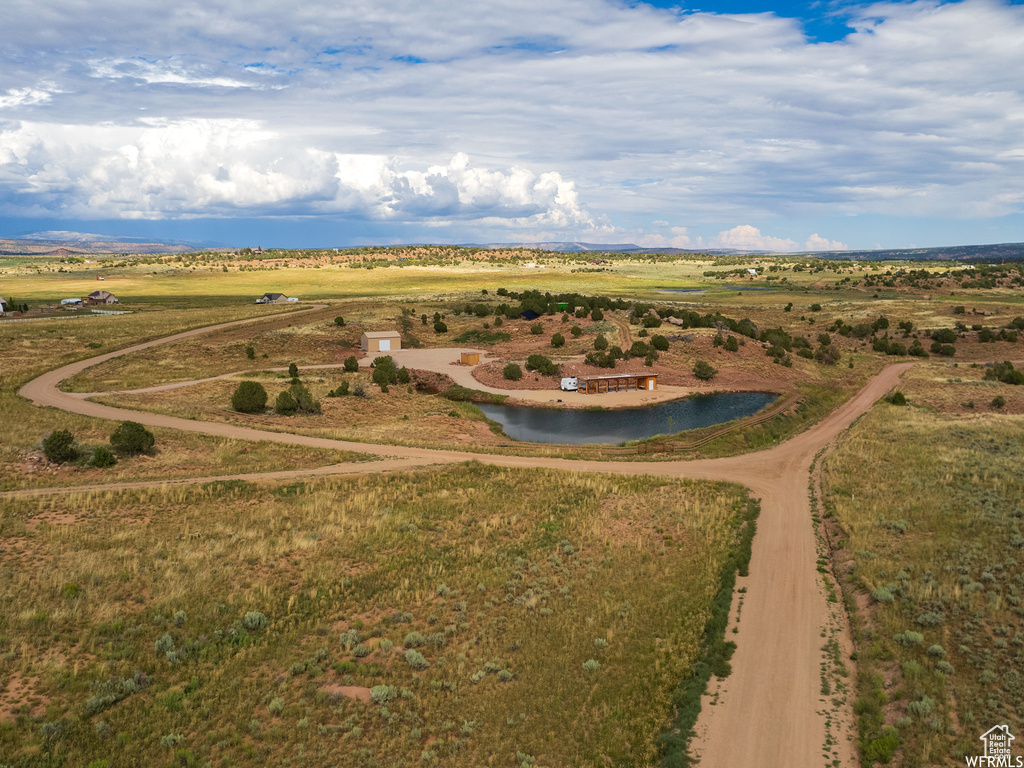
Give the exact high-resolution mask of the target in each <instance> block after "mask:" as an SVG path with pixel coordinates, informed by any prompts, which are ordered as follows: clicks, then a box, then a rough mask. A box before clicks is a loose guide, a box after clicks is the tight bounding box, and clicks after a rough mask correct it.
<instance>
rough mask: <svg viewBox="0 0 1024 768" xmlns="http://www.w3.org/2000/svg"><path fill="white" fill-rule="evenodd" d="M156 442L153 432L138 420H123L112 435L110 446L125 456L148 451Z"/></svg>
mask: <svg viewBox="0 0 1024 768" xmlns="http://www.w3.org/2000/svg"><path fill="white" fill-rule="evenodd" d="M155 444H156V438H155V437H153V433H152V432H150V431H149V430H148V429H146V428H145V427H144V426H142V425H141V424H139V423H138V422H136V421H122V422H121V424H120V425H119V426H118V427H117V429H115V430H114V431H113V433H112V434H111V435H110V446H111V447H112V448H113V449H114V450H115V451H117V452H118V453H120V454H123V455H125V456H134V455H137V454H140V453H146V452H147V451H149V450H151V449H152V448H153V446H154V445H155Z"/></svg>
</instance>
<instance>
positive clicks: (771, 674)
mask: <svg viewBox="0 0 1024 768" xmlns="http://www.w3.org/2000/svg"><path fill="white" fill-rule="evenodd" d="M219 327H223V326H219ZM215 328H217V326H215V327H211V328H205V329H197V330H195V331H187V332H185V333H182V334H176V335H175V336H171V337H168V338H167V339H162V340H157V341H152V342H147V343H145V344H140V345H136V346H134V347H129V348H127V349H124V350H120V351H118V352H113V353H108V354H106V355H101V356H99V357H96V358H92V359H91V360H83V361H80V362H77V363H72V364H70V365H66V366H63V367H61V368H58V369H57V370H55V371H51V372H49V373H47V374H44V375H43V376H40V377H39V378H37V379H35V380H33V381H31V382H29V383H28V384H26V385H25V386H24V387H23V388H22V389H21V395H22V396H24V397H26V398H28V399H30V400H32V401H33V402H34V403H36V404H37V405H41V406H51V407H55V408H60V409H63V410H67V411H72V412H74V413H80V414H83V415H86V416H94V417H98V418H105V419H112V420H123V419H126V418H130V419H133V420H135V421H138V422H140V423H142V424H146V425H148V426H154V427H170V428H174V429H181V430H185V431H189V432H199V433H203V434H209V435H216V436H222V437H230V438H235V439H250V440H267V441H271V442H278V443H288V444H292V445H309V446H315V447H326V448H341V449H344V450H348V451H357V452H365V453H370V454H376V455H379V456H384V457H385V458H384V459H383V460H380V461H372V462H363V463H359V464H346V465H339V466H336V467H323V468H320V469H314V470H295V471H285V472H272V473H264V474H258V475H237V476H234V477H232V478H230V479H243V480H254V481H258V480H260V479H268V480H271V479H272V480H284V479H292V478H301V477H310V476H317V475H327V474H340V473H352V472H355V473H371V472H384V471H393V470H397V469H410V468H413V467H416V466H426V465H432V464H448V463H453V462H462V461H470V460H472V461H480V462H483V463H486V464H491V465H496V466H506V467H538V466H543V467H550V468H556V469H565V470H568V471H574V472H607V473H613V474H650V475H661V476H669V477H680V478H693V479H709V480H729V481H732V482H736V483H740V484H742V485H745V486H747V487H748V488H750V489H751V490H752V491H753V493H754V494H755V495H756V496H759V497H760V498H761V500H762V504H761V519H760V522H759V524H758V533H757V536H756V538H755V539H754V549H753V558H752V561H751V566H750V578H749V579H748V581H747V583H746V586H747V594H746V599H745V602H744V608H743V619H742V621H741V622H740V624H739V632H738V634H735V635H732V634H730V639H733V640H735V641H736V643H737V645H738V650H737V651H736V654H735V656H734V657H733V674H732V676H731V677H730V678H728V680H727V681H726V683H725V686H724V688H723V692H722V695H721V697H720V698H719V700H718V703H717V704H716V705H715V706H713V707H712V706H707V707H704V709H703V711H702V712H701V716H700V720H699V721H698V724H697V730H698V739H697V741H696V743H695V745H694V747H695V750H696V752H697V753H698V754H699V755H700V756H701V762H700V764H701V766H703V767H704V768H718V767H719V766H721V767H722V768H724V767H725V766H729V767H730V768H731V767H732V766H736V765H750V766H758V767H759V768H776V767H778V768H782V767H786V766H801V767H803V766H811V765H818V764H820V763H821V761H822V759H823V758H822V750H823V744H824V741H825V722H824V716H823V715H822V714H819V710H820V709H823V705H822V704H821V702H820V699H821V695H820V692H819V688H820V677H819V667H818V665H819V662H820V660H821V651H820V647H821V645H822V643H823V641H822V638H821V635H820V633H821V629H822V627H823V626H824V624H825V622H826V617H827V602H826V599H825V595H824V592H823V589H822V586H821V582H820V581H819V578H818V573H817V571H816V562H815V561H816V552H815V541H814V533H813V529H812V525H811V519H810V506H809V502H808V492H807V485H808V473H809V468H810V464H811V461H812V459H813V457H814V455H815V454H816V453H817V452H818V450H820V449H821V448H822V447H823V446H825V445H826V444H827V443H829V442H830V441H831V440H832V439H833V438H835V437H836V436H838V435H839V433H840V432H841V431H842V430H843V429H845V428H846V427H847V426H849V425H850V424H851V423H852V422H853V421H854V419H856V418H857V416H859V415H860V414H862V413H864V412H865V411H866V410H867V409H868V408H869V407H870V406H871V405H872V403H874V402H875V401H876V400H877V399H878V398H879V397H881V396H882V395H884V394H885V393H886V392H887V391H889V390H890V389H891V388H892V387H893V386H895V385H896V383H897V382H898V380H899V377H900V375H901V374H902V373H903V371H905V370H906V369H907V368H908V367H910V366H911V365H912V363H903V364H899V365H892V366H889V367H888V368H886V369H885V370H883V371H882V372H881V373H880V374H878V375H877V376H875V377H874V378H873V379H871V380H870V381H869V382H868V384H867V385H866V386H865V387H864V389H862V390H861V391H860V392H859V393H858V394H857V395H855V396H854V397H853V398H851V399H850V400H849V401H848V402H847V403H845V404H844V405H843V406H842V407H840V408H839V409H837V410H836V411H834V412H833V413H831V414H830V415H829V416H827V417H826V418H825V419H824V420H823V421H821V422H820V423H818V424H817V425H816V426H814V427H813V428H811V429H809V430H807V431H806V432H803V433H801V434H799V435H797V436H796V437H793V438H791V439H790V440H787V441H785V442H784V443H781V444H779V445H777V446H775V447H774V448H771V449H769V450H765V451H761V452H758V453H753V454H747V455H743V456H735V457H730V458H725V459H709V460H699V461H689V462H657V463H653V462H652V463H644V462H612V461H574V460H567V459H541V458H535V457H526V456H488V455H485V454H469V453H462V452H459V451H454V450H430V449H424V448H410V447H401V446H386V445H375V444H365V443H351V442H343V441H338V440H328V439H324V438H316V437H306V436H303V435H291V434H285V433H279V432H269V431H264V430H259V429H249V428H245V427H239V426H234V425H230V424H217V423H210V422H197V421H189V420H187V419H180V418H175V417H172V416H162V415H159V414H153V413H146V412H143V411H130V410H126V409H121V408H112V407H110V406H106V405H101V404H99V403H92V402H88V401H86V400H83V399H81V398H80V397H76V396H74V395H70V394H67V393H63V392H61V391H60V390H59V389H58V386H59V384H60V382H61V381H63V380H64V379H67V378H68V377H70V376H73V375H75V374H76V373H78V372H80V371H82V370H84V369H85V368H88V367H89V366H91V365H95V364H96V363H99V362H102V361H103V360H108V359H110V358H112V357H117V356H119V355H123V354H128V353H129V352H132V351H134V350H136V349H141V348H146V347H151V346H155V345H156V344H160V343H163V342H166V341H171V340H174V339H179V338H183V337H185V336H190V335H196V334H199V333H206V332H209V331H211V330H215ZM218 479H219V480H223V479H228V478H194V479H193V480H192V482H210V481H212V480H218ZM166 484H171V483H168V482H166V481H160V482H152V483H125V484H119V485H104V486H99V487H101V488H103V489H105V490H116V489H118V488H136V487H146V486H154V485H166ZM76 490H82V489H81V488H62V489H56V490H55V491H53V492H60V493H68V492H72V491H76ZM46 492H47V491H46V490H36V491H25V492H14V493H10V494H3V495H5V496H15V495H21V496H25V495H40V494H42V493H46ZM848 736H849V734H840V749H841V750H842V753H841V759H842V763H843V765H847V766H850V768H852V767H853V766H854V765H856V760H855V755H854V751H853V748H852V746H851V745H850V743H849V742H848V741H847V737H848Z"/></svg>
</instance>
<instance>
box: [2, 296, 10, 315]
mask: <svg viewBox="0 0 1024 768" xmlns="http://www.w3.org/2000/svg"><path fill="white" fill-rule="evenodd" d="M7 311H8V310H7V299H4V298H0V315H2V314H4V313H6V312H7Z"/></svg>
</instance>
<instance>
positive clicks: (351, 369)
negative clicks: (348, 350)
mask: <svg viewBox="0 0 1024 768" xmlns="http://www.w3.org/2000/svg"><path fill="white" fill-rule="evenodd" d="M342 370H343V371H345V373H355V372H356V371H358V370H359V361H358V360H356V356H355V355H351V356H349V357H346V358H345V367H344V368H343V369H342Z"/></svg>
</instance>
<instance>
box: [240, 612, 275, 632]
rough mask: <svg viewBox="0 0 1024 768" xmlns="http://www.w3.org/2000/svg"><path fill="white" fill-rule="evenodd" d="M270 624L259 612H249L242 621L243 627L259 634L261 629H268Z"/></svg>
mask: <svg viewBox="0 0 1024 768" xmlns="http://www.w3.org/2000/svg"><path fill="white" fill-rule="evenodd" d="M269 623H270V622H268V621H267V617H266V616H264V615H263V614H262V613H260V612H259V611H249V612H248V613H247V614H245V617H244V618H243V619H242V626H243V627H245V628H246V629H247V630H249V631H250V632H258V631H259V630H261V629H266V628H267V625H268V624H269Z"/></svg>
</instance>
